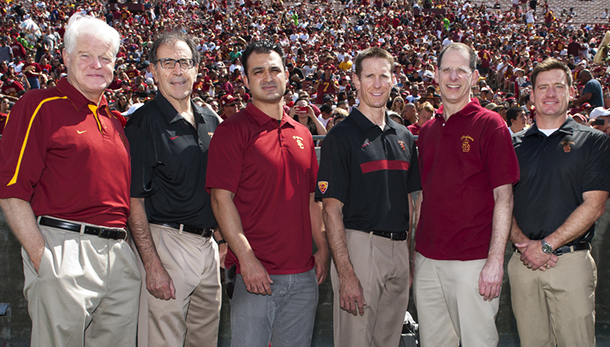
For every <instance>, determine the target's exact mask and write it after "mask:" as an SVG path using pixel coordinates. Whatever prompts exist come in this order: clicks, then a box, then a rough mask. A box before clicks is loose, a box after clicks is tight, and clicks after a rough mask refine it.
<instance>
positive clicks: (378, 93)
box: [353, 58, 396, 108]
mask: <svg viewBox="0 0 610 347" xmlns="http://www.w3.org/2000/svg"><path fill="white" fill-rule="evenodd" d="M353 81H354V85H355V86H356V89H357V90H358V95H359V96H360V105H361V106H365V107H369V108H382V107H385V105H386V102H387V101H388V98H389V96H390V90H391V89H392V86H393V85H394V84H395V82H396V81H395V78H394V74H392V66H391V65H390V62H389V61H388V60H387V59H384V58H367V59H364V60H363V61H362V70H361V71H360V76H358V75H357V74H354V80H353Z"/></svg>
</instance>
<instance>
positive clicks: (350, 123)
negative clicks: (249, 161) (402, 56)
mask: <svg viewBox="0 0 610 347" xmlns="http://www.w3.org/2000/svg"><path fill="white" fill-rule="evenodd" d="M393 64H394V59H393V58H392V56H391V55H390V54H389V53H388V52H387V51H385V50H383V49H380V48H369V49H367V50H365V51H363V52H362V53H360V54H359V55H358V57H357V58H356V61H355V65H356V74H355V75H354V84H355V86H356V89H357V90H358V93H359V94H358V95H359V97H360V105H359V106H358V108H353V109H352V112H351V113H350V116H349V117H347V118H346V119H345V120H344V121H343V122H341V123H339V124H338V125H336V126H335V127H333V129H332V130H331V131H330V132H329V133H328V135H327V136H326V138H325V139H324V143H323V145H322V157H321V162H320V170H319V173H318V184H317V187H316V199H318V200H322V202H323V205H324V212H323V217H324V222H325V223H326V229H327V233H328V240H329V243H330V247H331V251H332V255H333V262H334V266H333V267H332V270H331V279H332V282H333V292H334V306H333V322H334V342H335V346H338V347H339V346H350V347H355V346H397V345H398V342H399V340H400V333H401V328H402V322H403V319H404V314H405V311H406V309H407V303H408V301H409V246H408V245H409V243H408V241H407V239H408V231H409V221H410V216H411V214H412V210H413V204H412V199H411V198H410V196H409V193H411V192H414V191H417V190H420V189H421V188H420V181H419V167H418V162H417V152H416V149H415V140H414V138H413V135H411V133H410V132H409V131H408V130H407V129H406V128H405V127H404V126H402V125H399V124H397V123H395V122H394V121H392V120H390V119H389V118H388V116H387V114H386V101H387V100H388V97H389V95H390V90H391V88H392V86H393V85H394V84H395V79H394V77H393V74H392V66H393ZM358 314H359V316H358Z"/></svg>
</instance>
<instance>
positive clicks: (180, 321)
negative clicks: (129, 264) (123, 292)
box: [138, 224, 222, 347]
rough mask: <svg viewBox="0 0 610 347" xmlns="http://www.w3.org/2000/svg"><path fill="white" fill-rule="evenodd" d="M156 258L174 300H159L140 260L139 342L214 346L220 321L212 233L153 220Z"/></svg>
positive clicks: (161, 345) (152, 227)
mask: <svg viewBox="0 0 610 347" xmlns="http://www.w3.org/2000/svg"><path fill="white" fill-rule="evenodd" d="M150 232H151V234H152V237H153V240H154V242H155V247H156V249H157V253H158V254H159V258H160V259H161V262H162V263H163V266H164V267H165V270H167V272H168V273H169V275H170V277H171V278H172V281H173V282H174V287H175V288H176V299H171V300H161V299H157V298H155V297H154V296H152V295H150V293H149V292H148V290H147V289H146V272H145V271H144V268H143V266H142V262H141V260H140V259H138V265H139V266H140V267H141V270H140V271H141V273H142V282H143V285H142V293H141V296H140V316H139V319H138V321H139V322H138V346H149V347H155V346H159V347H168V346H187V347H189V346H198V347H201V346H214V347H216V345H217V342H218V325H219V323H220V304H221V295H222V292H221V287H220V268H219V258H218V246H217V245H216V242H215V241H214V240H213V238H211V237H202V236H199V235H195V234H191V233H188V232H183V233H182V234H180V232H179V231H178V230H177V229H173V228H168V227H164V226H160V225H155V224H151V225H150Z"/></svg>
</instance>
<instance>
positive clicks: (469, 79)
mask: <svg viewBox="0 0 610 347" xmlns="http://www.w3.org/2000/svg"><path fill="white" fill-rule="evenodd" d="M468 64H469V57H468V52H467V51H465V50H461V49H460V50H458V49H448V50H447V51H445V54H444V55H443V58H442V61H441V62H440V65H439V68H438V70H437V71H436V72H435V74H434V80H435V81H436V82H437V83H438V84H439V88H440V92H441V98H442V99H443V105H445V108H447V107H450V108H451V109H452V110H455V112H457V111H459V110H461V109H462V108H464V106H466V105H467V104H468V103H469V102H470V88H471V87H472V86H473V85H474V84H475V83H476V81H477V79H478V78H479V72H478V71H477V70H474V71H472V70H471V69H470V67H469V66H468Z"/></svg>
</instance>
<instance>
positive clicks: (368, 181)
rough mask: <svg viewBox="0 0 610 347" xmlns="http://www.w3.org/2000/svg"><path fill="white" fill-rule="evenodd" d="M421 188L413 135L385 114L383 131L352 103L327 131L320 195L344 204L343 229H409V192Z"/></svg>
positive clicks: (318, 198)
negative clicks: (352, 106)
mask: <svg viewBox="0 0 610 347" xmlns="http://www.w3.org/2000/svg"><path fill="white" fill-rule="evenodd" d="M420 189H421V185H420V181H419V166H418V161H417V150H416V149H415V139H414V138H413V135H412V134H411V133H410V132H409V131H408V130H407V128H406V127H405V126H403V125H401V124H397V123H395V122H394V121H392V120H391V119H390V118H389V117H388V116H387V115H386V126H385V128H384V129H383V131H381V129H380V128H379V126H377V125H375V124H373V123H372V122H371V121H370V120H369V119H368V118H366V117H365V116H364V115H363V114H362V113H361V112H360V111H358V109H357V108H355V107H354V108H353V109H352V112H351V113H350V115H349V117H347V118H346V119H345V120H344V121H342V122H341V123H339V124H338V125H336V126H334V127H333V128H332V129H331V131H330V132H329V133H328V134H327V135H326V138H325V139H324V142H323V143H322V156H321V159H320V169H319V171H318V182H317V185H316V199H317V200H321V199H324V198H335V199H338V200H339V201H341V202H343V204H344V206H343V224H344V225H345V228H348V229H357V230H363V231H389V232H398V231H406V230H408V229H409V195H408V193H411V192H414V191H417V190H420Z"/></svg>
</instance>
